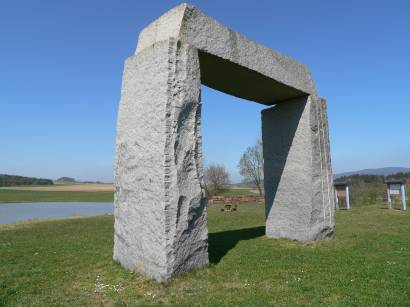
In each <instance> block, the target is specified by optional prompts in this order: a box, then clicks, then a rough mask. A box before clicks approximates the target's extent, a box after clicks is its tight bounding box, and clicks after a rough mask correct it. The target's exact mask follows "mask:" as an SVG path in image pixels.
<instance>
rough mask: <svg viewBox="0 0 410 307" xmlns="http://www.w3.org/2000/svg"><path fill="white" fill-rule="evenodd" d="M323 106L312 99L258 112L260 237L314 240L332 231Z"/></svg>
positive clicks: (329, 171) (305, 98)
mask: <svg viewBox="0 0 410 307" xmlns="http://www.w3.org/2000/svg"><path fill="white" fill-rule="evenodd" d="M322 112H323V107H322V104H321V101H320V100H318V99H315V98H314V97H313V96H305V97H301V98H297V99H293V100H289V101H285V102H282V103H280V104H278V105H276V106H275V107H272V108H270V109H266V110H263V111H262V138H263V151H264V153H263V154H264V168H265V169H264V174H265V182H264V184H265V201H266V204H265V206H266V235H267V236H268V237H270V238H288V239H294V240H316V239H321V238H325V237H331V236H332V235H333V229H334V218H333V198H332V194H331V193H332V192H331V191H332V188H331V187H332V184H333V183H332V180H331V170H330V164H329V160H328V159H329V158H328V157H329V153H328V152H326V151H327V150H328V143H329V142H328V138H327V135H326V133H324V127H323V126H324V125H325V123H324V118H323V115H322Z"/></svg>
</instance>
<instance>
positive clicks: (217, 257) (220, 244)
mask: <svg viewBox="0 0 410 307" xmlns="http://www.w3.org/2000/svg"><path fill="white" fill-rule="evenodd" d="M264 235H265V226H260V227H253V228H244V229H235V230H227V231H220V232H214V233H209V235H208V242H209V246H208V253H209V262H210V263H215V264H216V263H218V262H219V261H221V259H222V258H223V257H224V256H225V255H226V254H227V253H228V252H229V251H230V250H231V249H232V248H234V247H235V246H236V244H237V243H238V242H239V241H242V240H250V239H255V238H258V237H262V236H264Z"/></svg>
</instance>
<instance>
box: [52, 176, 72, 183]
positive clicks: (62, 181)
mask: <svg viewBox="0 0 410 307" xmlns="http://www.w3.org/2000/svg"><path fill="white" fill-rule="evenodd" d="M55 182H56V183H65V182H66V183H74V182H76V181H75V179H74V178H71V177H60V178H58V179H57V180H56V181H55Z"/></svg>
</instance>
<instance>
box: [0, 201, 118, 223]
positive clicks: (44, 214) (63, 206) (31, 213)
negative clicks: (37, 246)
mask: <svg viewBox="0 0 410 307" xmlns="http://www.w3.org/2000/svg"><path fill="white" fill-rule="evenodd" d="M112 213H113V205H112V203H91V202H38V203H3V204H0V224H10V223H16V222H22V221H28V220H44V219H50V218H63V217H72V216H94V215H104V214H112Z"/></svg>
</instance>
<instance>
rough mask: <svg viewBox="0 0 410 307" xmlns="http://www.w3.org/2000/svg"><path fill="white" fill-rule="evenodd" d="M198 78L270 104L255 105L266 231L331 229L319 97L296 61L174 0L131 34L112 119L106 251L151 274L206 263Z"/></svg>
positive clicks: (292, 233)
mask: <svg viewBox="0 0 410 307" xmlns="http://www.w3.org/2000/svg"><path fill="white" fill-rule="evenodd" d="M201 83H203V84H206V85H208V86H210V87H213V88H215V89H218V90H220V91H223V92H225V93H228V94H232V95H235V96H238V97H241V98H245V99H249V100H253V101H255V102H259V103H263V104H266V105H274V104H276V105H275V106H274V107H272V108H269V109H267V110H264V111H263V112H262V130H263V146H264V159H265V193H266V197H265V201H266V234H267V236H268V237H274V238H279V237H284V238H289V239H297V240H316V239H322V238H326V237H331V236H332V234H333V230H334V215H333V208H334V205H333V203H334V197H333V189H332V188H331V187H332V172H331V163H330V154H329V153H330V150H329V137H328V125H327V116H326V102H325V101H324V100H322V99H320V98H318V97H317V96H316V90H315V87H314V84H313V81H312V79H311V77H310V73H309V71H308V70H307V68H306V66H304V65H303V64H301V63H299V62H297V61H295V60H292V59H290V58H288V57H285V56H283V55H280V54H279V53H277V52H274V51H272V50H270V49H268V48H266V47H263V46H261V45H258V44H256V43H255V42H253V41H251V40H248V39H247V38H245V37H244V36H242V35H240V34H238V33H236V32H234V31H232V30H230V29H228V28H226V27H224V26H223V25H221V24H220V23H218V22H216V21H214V20H213V19H211V18H209V17H207V16H205V15H204V14H202V13H201V12H200V11H198V10H197V9H195V8H193V7H192V6H190V5H187V4H183V5H180V6H178V7H176V8H174V9H172V10H171V11H169V12H168V13H166V14H164V15H163V16H162V17H160V18H159V19H158V20H156V21H155V22H153V23H152V24H151V25H149V26H148V27H147V28H145V29H144V30H143V31H142V33H141V34H140V36H139V41H138V47H137V51H136V54H135V55H134V56H132V57H130V58H129V59H127V61H126V62H125V68H124V75H123V83H122V92H121V102H120V107H119V114H118V124H117V144H116V168H115V200H114V215H115V236H114V259H115V260H117V261H119V262H120V263H121V264H122V265H123V266H124V267H126V268H128V269H130V270H133V271H138V272H141V273H143V274H145V275H148V276H151V277H152V278H154V279H156V280H157V281H166V280H168V279H169V278H171V277H172V276H174V275H176V274H179V273H182V272H185V271H187V270H189V269H190V268H196V267H201V266H204V265H206V264H208V241H207V240H208V232H207V221H206V220H207V214H206V207H205V201H204V190H203V179H202V176H203V175H202V173H203V171H202V166H201V163H202V161H201V160H202V153H201V136H200V115H201V105H200V85H201Z"/></svg>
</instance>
